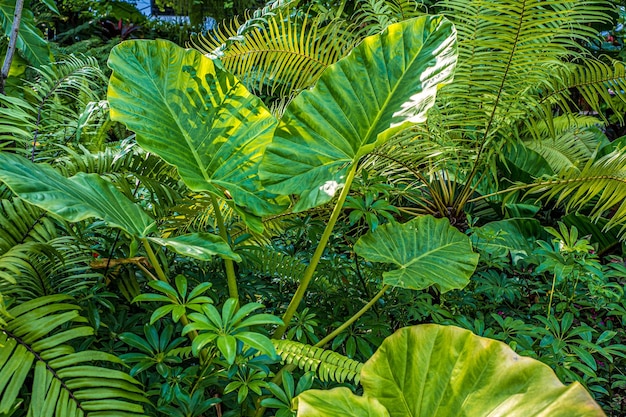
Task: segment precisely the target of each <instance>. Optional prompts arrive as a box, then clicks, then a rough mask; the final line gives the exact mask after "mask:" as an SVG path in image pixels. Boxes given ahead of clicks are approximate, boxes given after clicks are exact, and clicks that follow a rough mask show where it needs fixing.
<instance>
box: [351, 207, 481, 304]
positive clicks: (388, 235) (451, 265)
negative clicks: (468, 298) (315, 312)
mask: <svg viewBox="0 0 626 417" xmlns="http://www.w3.org/2000/svg"><path fill="white" fill-rule="evenodd" d="M354 251H355V252H356V253H357V254H358V255H359V256H362V257H364V258H365V259H367V260H368V261H372V262H384V263H389V264H393V265H396V266H397V269H394V270H392V271H388V272H384V273H383V279H384V282H385V284H389V285H393V286H396V287H402V288H409V289H413V290H421V289H424V288H427V287H429V286H431V285H436V286H437V287H439V289H440V290H441V292H446V291H450V290H452V289H460V288H463V287H465V286H466V285H467V284H468V283H469V279H470V277H471V276H472V274H473V273H474V270H475V269H476V266H477V265H478V254H476V253H474V252H473V251H472V245H471V243H470V240H469V238H468V237H467V236H465V235H464V234H463V233H461V232H459V231H458V230H456V229H455V228H454V227H452V226H450V223H449V222H448V220H447V219H435V218H434V217H432V216H423V217H418V218H416V219H415V220H412V221H410V222H407V223H404V224H399V223H388V224H384V225H382V226H379V227H378V228H377V229H376V231H374V232H370V233H368V234H367V235H365V236H363V237H362V238H360V239H359V240H358V241H357V243H356V244H355V245H354Z"/></svg>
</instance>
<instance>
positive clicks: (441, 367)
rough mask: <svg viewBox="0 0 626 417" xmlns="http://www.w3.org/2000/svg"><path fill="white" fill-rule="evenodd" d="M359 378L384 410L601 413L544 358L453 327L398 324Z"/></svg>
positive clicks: (495, 415) (568, 416) (399, 413)
mask: <svg viewBox="0 0 626 417" xmlns="http://www.w3.org/2000/svg"><path fill="white" fill-rule="evenodd" d="M361 384H362V385H363V389H364V392H365V395H367V396H371V397H374V398H377V399H378V400H379V401H380V402H381V403H382V404H383V405H384V406H385V408H387V410H388V411H389V414H390V415H391V417H405V416H414V417H419V416H428V417H435V416H442V417H443V416H468V417H470V416H471V417H481V416H490V417H499V416H502V417H505V416H506V417H511V416H524V417H532V416H550V417H559V416H561V417H573V416H581V417H582V416H589V417H591V416H603V415H604V413H603V412H602V410H601V409H600V407H599V406H598V405H597V404H596V403H595V402H594V401H593V400H592V399H591V396H590V395H589V394H588V393H587V392H586V391H585V389H584V388H583V387H582V386H581V385H580V384H578V383H573V384H571V385H569V386H564V385H563V384H562V383H561V382H560V381H559V379H558V378H557V376H556V375H555V374H554V372H553V371H552V369H550V367H548V366H547V365H545V364H543V363H541V362H539V361H537V360H534V359H531V358H525V357H522V356H519V355H517V354H516V353H515V352H514V351H513V350H512V349H511V348H509V346H507V345H506V344H504V343H502V342H498V341H496V340H491V339H487V338H484V337H479V336H476V335H474V334H472V333H471V332H470V331H469V330H465V329H461V328H458V327H453V326H440V325H421V326H413V327H408V328H404V329H401V330H399V331H398V332H396V333H395V334H393V335H392V336H390V337H388V338H387V339H386V340H385V341H384V342H383V344H382V345H381V347H380V348H379V349H378V351H376V353H375V354H374V356H372V358H370V360H368V361H367V363H366V364H365V366H363V369H362V371H361Z"/></svg>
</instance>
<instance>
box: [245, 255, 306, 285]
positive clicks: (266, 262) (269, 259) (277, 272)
mask: <svg viewBox="0 0 626 417" xmlns="http://www.w3.org/2000/svg"><path fill="white" fill-rule="evenodd" d="M245 253H246V256H245V258H244V259H245V262H246V265H247V266H248V268H249V269H251V270H252V271H255V272H257V273H259V274H262V275H266V276H269V277H272V278H276V279H279V280H286V281H289V282H299V280H300V278H301V277H302V276H303V275H304V270H305V269H306V264H304V263H303V262H302V261H301V260H300V259H297V258H294V257H292V256H288V255H285V254H284V253H280V252H278V251H276V250H272V249H271V248H268V247H262V246H258V247H257V246H253V247H247V248H246V249H245Z"/></svg>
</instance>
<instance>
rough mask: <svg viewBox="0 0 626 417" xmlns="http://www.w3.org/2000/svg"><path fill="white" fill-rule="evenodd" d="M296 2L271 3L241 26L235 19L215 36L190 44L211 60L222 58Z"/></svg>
mask: <svg viewBox="0 0 626 417" xmlns="http://www.w3.org/2000/svg"><path fill="white" fill-rule="evenodd" d="M295 1H296V0H273V1H269V2H268V3H267V4H266V5H265V7H263V8H261V9H258V10H255V11H254V12H253V13H252V14H251V15H250V13H248V14H246V20H245V22H244V23H242V24H240V23H239V19H238V18H237V17H235V18H234V19H233V20H231V21H230V22H229V24H228V26H227V28H224V25H222V26H218V27H217V29H216V30H215V33H212V35H213V36H209V35H206V36H199V37H198V38H193V37H192V38H191V40H190V42H191V44H192V45H194V46H195V47H196V48H198V50H200V51H203V53H205V54H207V55H209V56H210V57H211V58H221V57H222V56H223V55H224V51H226V50H228V48H230V47H231V46H232V45H234V44H236V43H239V42H243V41H244V40H245V35H246V34H247V33H248V32H250V31H252V30H255V28H263V27H265V25H266V24H267V21H268V18H270V17H272V16H275V15H276V12H277V11H278V10H279V9H283V8H286V7H288V6H289V5H290V4H292V3H294V2H295Z"/></svg>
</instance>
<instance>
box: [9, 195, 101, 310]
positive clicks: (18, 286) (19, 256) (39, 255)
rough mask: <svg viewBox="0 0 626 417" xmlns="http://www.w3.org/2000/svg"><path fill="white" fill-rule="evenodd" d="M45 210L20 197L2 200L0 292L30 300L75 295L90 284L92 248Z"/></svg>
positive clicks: (91, 278) (92, 273) (93, 276)
mask: <svg viewBox="0 0 626 417" xmlns="http://www.w3.org/2000/svg"><path fill="white" fill-rule="evenodd" d="M61 229H62V228H60V225H59V224H58V223H57V222H56V221H54V220H52V219H51V218H50V217H49V216H48V215H47V213H46V212H44V211H42V210H40V209H38V208H37V207H34V206H31V205H30V204H28V203H25V202H24V201H23V200H20V199H17V198H16V199H13V200H1V201H0V292H2V293H4V294H5V295H11V296H13V297H17V298H18V299H20V300H29V299H33V298H36V297H40V296H43V295H49V294H57V293H66V294H70V295H75V294H78V293H80V292H81V291H83V290H85V289H87V288H89V287H91V286H93V285H94V284H95V282H96V280H97V278H98V277H99V276H100V275H99V274H96V273H94V272H92V271H91V270H90V268H89V262H90V261H91V260H92V256H91V255H92V251H91V249H90V248H89V247H88V246H87V245H86V244H85V243H83V242H80V241H78V240H77V239H76V238H73V237H71V236H62V234H64V231H62V230H61Z"/></svg>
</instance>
